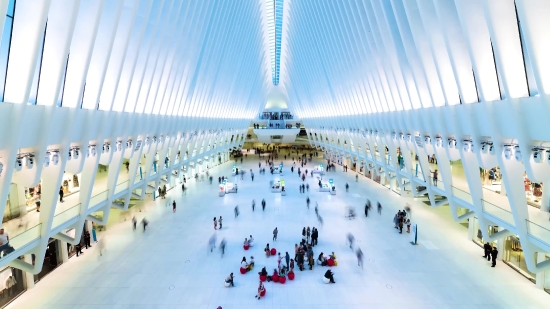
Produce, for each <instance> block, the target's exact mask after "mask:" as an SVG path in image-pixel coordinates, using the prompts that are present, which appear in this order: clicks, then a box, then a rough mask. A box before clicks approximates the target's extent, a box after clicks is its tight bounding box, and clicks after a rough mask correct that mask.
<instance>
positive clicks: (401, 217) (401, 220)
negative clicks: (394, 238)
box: [398, 215, 404, 234]
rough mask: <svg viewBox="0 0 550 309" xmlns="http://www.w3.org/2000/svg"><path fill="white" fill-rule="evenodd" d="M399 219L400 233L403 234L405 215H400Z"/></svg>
mask: <svg viewBox="0 0 550 309" xmlns="http://www.w3.org/2000/svg"><path fill="white" fill-rule="evenodd" d="M398 220H399V234H403V220H404V219H403V215H401V216H399V217H398Z"/></svg>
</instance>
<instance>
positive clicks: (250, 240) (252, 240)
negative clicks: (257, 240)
mask: <svg viewBox="0 0 550 309" xmlns="http://www.w3.org/2000/svg"><path fill="white" fill-rule="evenodd" d="M248 245H249V246H250V247H252V246H254V238H253V237H252V235H250V238H249V239H248Z"/></svg>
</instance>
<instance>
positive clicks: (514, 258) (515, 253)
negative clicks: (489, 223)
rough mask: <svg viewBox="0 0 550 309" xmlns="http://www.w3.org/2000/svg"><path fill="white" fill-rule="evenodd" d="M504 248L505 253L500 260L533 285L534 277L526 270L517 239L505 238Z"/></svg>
mask: <svg viewBox="0 0 550 309" xmlns="http://www.w3.org/2000/svg"><path fill="white" fill-rule="evenodd" d="M504 248H505V251H504V256H503V258H502V260H503V261H504V262H505V263H506V264H508V265H509V266H511V267H512V268H514V269H515V270H516V271H518V272H519V273H520V274H522V275H523V276H525V277H526V278H527V279H529V280H531V281H532V282H533V283H534V282H535V279H536V275H535V274H534V273H532V272H530V271H529V270H528V269H527V264H526V263H525V255H524V254H523V250H522V248H521V243H520V241H519V237H518V236H509V237H506V240H505V241H504Z"/></svg>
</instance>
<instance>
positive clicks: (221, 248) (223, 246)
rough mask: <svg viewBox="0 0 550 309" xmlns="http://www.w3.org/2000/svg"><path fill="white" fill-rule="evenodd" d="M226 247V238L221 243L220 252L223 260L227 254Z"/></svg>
mask: <svg viewBox="0 0 550 309" xmlns="http://www.w3.org/2000/svg"><path fill="white" fill-rule="evenodd" d="M225 245H226V241H225V238H224V239H222V241H221V242H220V251H221V252H222V258H223V255H224V253H225Z"/></svg>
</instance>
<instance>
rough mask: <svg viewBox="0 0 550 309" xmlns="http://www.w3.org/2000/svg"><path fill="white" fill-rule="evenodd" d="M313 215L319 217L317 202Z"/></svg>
mask: <svg viewBox="0 0 550 309" xmlns="http://www.w3.org/2000/svg"><path fill="white" fill-rule="evenodd" d="M315 214H316V215H317V216H319V204H317V202H315Z"/></svg>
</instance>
